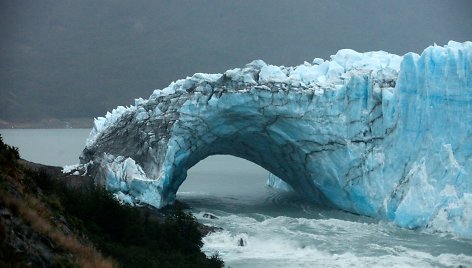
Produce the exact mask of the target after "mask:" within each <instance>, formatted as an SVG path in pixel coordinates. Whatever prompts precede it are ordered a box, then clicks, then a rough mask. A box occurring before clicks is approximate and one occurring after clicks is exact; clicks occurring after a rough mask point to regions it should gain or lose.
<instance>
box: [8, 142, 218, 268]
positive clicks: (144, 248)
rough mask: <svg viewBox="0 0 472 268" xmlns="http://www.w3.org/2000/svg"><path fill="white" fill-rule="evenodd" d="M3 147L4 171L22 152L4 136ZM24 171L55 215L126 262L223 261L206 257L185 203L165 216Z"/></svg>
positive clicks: (174, 264) (185, 263)
mask: <svg viewBox="0 0 472 268" xmlns="http://www.w3.org/2000/svg"><path fill="white" fill-rule="evenodd" d="M0 138H1V136H0ZM0 149H1V154H0V163H1V165H2V176H3V167H5V166H7V164H8V163H10V164H8V166H11V165H16V164H14V163H15V162H16V160H17V159H18V158H19V155H18V150H17V149H16V148H14V147H11V146H8V145H5V144H4V143H3V141H2V140H1V139H0ZM8 161H10V162H8ZM23 172H24V176H23V179H24V183H23V184H24V185H25V188H27V190H28V191H29V192H32V193H34V194H36V196H41V199H42V200H43V202H44V203H46V206H47V207H49V209H50V210H51V211H52V214H53V215H55V217H57V218H60V217H64V218H65V220H66V221H67V222H68V224H69V226H70V227H71V229H73V230H79V232H80V233H83V234H85V235H86V236H87V237H88V239H90V240H91V241H92V242H93V243H94V245H95V246H96V247H97V248H98V249H99V250H100V251H101V252H102V254H104V255H106V256H108V257H111V258H113V259H114V260H116V261H117V262H118V263H119V265H120V266H121V267H222V266H223V262H222V261H221V260H220V259H219V258H218V256H213V257H211V258H207V257H206V256H205V254H203V253H202V252H201V251H200V248H201V246H202V234H201V233H200V231H199V230H198V223H197V222H196V220H195V219H194V218H193V217H192V216H191V215H189V214H187V213H185V212H183V211H182V210H181V209H178V208H173V209H170V210H169V212H167V215H166V216H165V217H163V216H162V215H161V216H155V215H153V211H152V210H150V209H138V208H134V207H131V206H127V205H121V204H119V203H118V202H117V201H116V200H115V199H114V198H113V196H112V195H111V194H110V193H109V192H107V191H105V190H103V189H101V188H95V187H90V188H87V189H81V190H78V189H71V188H68V187H66V185H65V184H64V183H62V182H61V181H58V180H56V179H54V178H52V177H51V176H49V175H48V174H47V173H46V172H45V171H39V172H38V171H31V170H24V171H23ZM0 231H1V230H0Z"/></svg>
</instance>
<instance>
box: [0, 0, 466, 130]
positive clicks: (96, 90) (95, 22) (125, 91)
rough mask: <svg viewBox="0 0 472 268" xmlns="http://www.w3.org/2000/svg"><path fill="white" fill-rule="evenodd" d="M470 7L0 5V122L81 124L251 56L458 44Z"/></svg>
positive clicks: (121, 2) (307, 56)
mask: <svg viewBox="0 0 472 268" xmlns="http://www.w3.org/2000/svg"><path fill="white" fill-rule="evenodd" d="M470 10H472V3H471V2H470V1H454V2H443V1H413V2H411V1H406V0H402V1H396V2H395V3H380V4H379V3H378V2H377V1H374V0H369V1H363V2H361V3H354V2H352V3H351V2H338V1H331V0H323V1H308V0H302V1H295V2H293V1H282V0H274V1H269V0H263V1H231V2H229V1H209V0H205V1H163V0H162V1H151V0H144V1H139V2H136V1H130V0H118V1H115V0H102V1H91V0H85V1H71V0H65V1H52V0H45V1H34V0H16V1H1V2H0V127H7V126H10V125H11V123H12V122H13V123H14V124H15V125H16V126H34V125H43V126H47V125H48V123H42V122H59V123H57V124H52V125H54V126H56V125H58V126H61V125H64V126H66V121H67V122H69V121H74V120H76V119H77V118H87V119H83V120H85V121H87V120H88V121H87V122H89V121H90V118H92V117H94V116H100V115H103V114H104V113H105V112H106V111H107V110H111V109H112V108H114V107H115V106H117V105H128V104H130V103H131V102H130V101H131V100H132V99H133V98H136V97H148V96H149V95H150V94H151V93H152V91H153V89H155V88H163V87H165V86H166V85H168V84H169V83H170V82H171V81H173V80H176V79H179V78H185V77H186V76H188V75H192V74H193V73H195V72H222V71H224V70H226V69H228V68H233V67H237V66H243V65H244V64H245V63H248V62H250V61H251V60H253V59H264V60H266V61H267V62H269V63H273V64H277V65H294V64H299V63H302V62H303V61H304V60H311V59H312V58H314V57H324V58H327V57H328V56H329V55H330V54H333V53H335V52H336V51H337V50H338V49H340V48H345V47H351V48H354V49H357V50H360V51H365V50H380V49H382V50H387V51H390V52H394V53H397V54H402V53H404V52H406V51H419V50H420V49H422V48H423V47H426V46H427V45H430V44H432V43H433V42H438V43H445V42H447V41H448V40H449V39H454V40H457V41H465V40H466V39H470V36H472V23H471V21H472V19H471V18H470V13H469V12H470ZM432 25H434V26H432ZM74 122H75V121H74ZM33 123H34V124H33ZM87 124H88V123H87ZM50 125H51V124H50Z"/></svg>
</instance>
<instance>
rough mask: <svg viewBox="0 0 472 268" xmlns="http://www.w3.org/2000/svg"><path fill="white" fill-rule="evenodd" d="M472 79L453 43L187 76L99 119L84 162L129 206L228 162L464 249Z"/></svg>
mask: <svg viewBox="0 0 472 268" xmlns="http://www.w3.org/2000/svg"><path fill="white" fill-rule="evenodd" d="M400 63H401V65H400ZM471 66H472V44H471V43H470V42H466V43H463V44H460V43H455V42H450V43H449V44H448V45H447V46H445V47H438V46H434V47H429V48H427V49H426V50H425V51H424V52H423V53H422V55H421V56H419V55H416V54H413V53H409V54H407V55H405V56H404V57H400V56H396V55H392V54H388V53H385V52H368V53H357V52H355V51H352V50H341V51H339V52H338V53H337V54H336V55H334V56H332V59H331V61H323V60H321V59H315V60H314V61H313V63H305V64H303V65H300V66H297V67H278V66H273V65H268V64H266V63H264V62H263V61H254V62H252V63H250V64H248V65H246V66H245V67H244V68H238V69H233V70H228V71H226V72H225V73H224V74H214V75H210V74H195V75H194V76H192V77H188V78H187V79H183V80H179V81H177V82H175V83H172V84H171V85H170V86H169V87H167V88H165V89H163V90H156V91H154V93H153V94H152V95H151V96H150V98H149V99H148V100H143V99H138V100H136V103H135V105H134V106H131V107H127V108H125V107H118V108H117V109H115V110H114V111H113V112H112V113H109V114H107V116H106V117H104V118H98V119H96V121H95V127H94V129H93V131H92V133H91V134H90V137H89V139H88V141H87V146H86V148H85V149H84V152H83V154H82V156H81V162H82V163H83V164H87V168H88V172H89V173H91V174H93V175H94V176H95V178H96V180H97V182H99V183H101V184H103V185H106V186H107V187H108V189H110V190H111V191H114V192H115V193H116V195H117V197H118V198H120V199H121V200H123V201H124V202H131V203H136V202H144V203H148V204H151V205H153V206H156V207H161V206H164V205H166V204H169V203H171V202H173V201H174V199H175V193H176V191H177V189H178V187H179V186H180V184H181V183H182V182H183V181H184V180H185V177H186V172H187V170H188V169H189V168H190V167H192V166H193V165H195V164H196V163H197V162H198V161H200V160H201V159H203V158H205V157H207V156H209V155H215V154H230V155H234V156H237V157H241V158H244V159H247V160H249V161H251V162H254V163H256V164H258V165H260V166H261V167H263V168H265V169H267V170H269V171H270V172H272V173H273V174H275V176H277V177H280V178H282V179H283V180H284V181H285V182H286V183H288V184H289V185H290V186H291V187H292V188H293V189H294V190H295V191H297V192H298V193H300V194H302V195H304V196H306V197H308V198H311V199H312V200H315V201H319V200H322V199H325V200H327V201H329V202H331V203H332V204H334V205H336V206H338V207H339V208H342V209H344V210H348V211H352V212H356V213H360V214H364V215H370V216H375V217H378V218H384V219H388V220H393V221H395V222H396V223H398V224H399V225H401V226H405V227H410V228H415V227H431V228H435V229H441V230H446V231H452V232H454V233H456V234H461V235H471V234H472V180H471V179H470V175H469V174H472V154H471V152H472V147H471V144H472V140H471V137H472V75H471V72H472V69H471ZM271 181H272V182H273V183H274V184H278V182H279V181H278V179H272V180H271Z"/></svg>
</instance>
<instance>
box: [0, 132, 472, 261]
mask: <svg viewBox="0 0 472 268" xmlns="http://www.w3.org/2000/svg"><path fill="white" fill-rule="evenodd" d="M89 132H90V130H89V129H0V133H1V134H2V136H3V139H4V141H5V142H6V143H8V144H10V145H14V146H17V147H18V148H19V149H20V154H21V156H22V157H23V158H25V159H26V160H29V161H32V162H37V163H42V164H47V165H56V166H63V165H69V164H75V163H78V161H79V160H78V159H79V155H80V153H81V151H82V149H83V147H84V146H85V140H86V139H87V137H88V134H89ZM267 176H268V172H267V171H265V170H264V169H262V168H261V167H259V166H257V165H255V164H253V163H250V162H248V161H245V160H243V159H240V158H236V157H232V156H212V157H209V158H207V159H204V160H202V161H201V162H200V163H198V164H197V165H196V166H195V167H193V168H192V169H190V170H189V173H188V178H187V180H186V181H185V182H184V184H183V185H182V186H181V188H180V189H179V192H178V193H177V198H178V199H179V200H181V201H183V202H185V203H187V204H189V205H190V206H191V207H192V208H191V212H192V213H193V214H194V216H195V217H196V218H197V219H198V220H199V221H200V222H203V223H205V224H208V225H213V226H217V227H220V228H223V231H221V232H215V233H212V234H210V235H208V236H207V237H205V238H204V246H203V250H204V252H205V253H207V254H208V255H211V254H213V253H215V252H218V253H219V255H220V256H221V257H222V258H223V260H224V261H225V263H226V265H227V266H231V267H264V268H268V267H472V240H471V239H460V238H456V237H453V236H451V235H448V234H444V233H428V232H427V231H420V230H406V229H401V228H398V227H397V226H395V225H393V224H391V223H388V222H384V221H378V220H375V219H372V218H368V217H363V216H358V215H354V214H351V213H347V212H344V211H340V210H336V209H333V208H325V207H318V206H316V205H313V204H310V203H309V202H307V201H306V200H303V199H302V198H300V197H298V196H297V195H296V194H294V193H290V192H281V191H277V190H274V189H271V188H268V187H266V186H265V183H266V180H267ZM209 214H210V215H213V216H215V217H208V215H209Z"/></svg>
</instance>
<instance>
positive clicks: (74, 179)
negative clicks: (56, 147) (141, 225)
mask: <svg viewBox="0 0 472 268" xmlns="http://www.w3.org/2000/svg"><path fill="white" fill-rule="evenodd" d="M18 163H19V164H20V165H21V166H23V167H25V168H28V169H30V170H33V171H35V172H39V171H44V172H46V173H47V174H48V175H49V176H51V177H52V178H53V179H56V180H61V181H64V182H65V184H66V186H67V187H70V188H73V189H87V188H90V187H95V184H94V180H93V178H92V177H90V176H89V175H73V174H72V173H69V174H67V173H63V172H62V169H63V168H62V167H58V166H50V165H44V164H39V163H35V162H31V161H28V160H25V159H19V160H18ZM134 208H136V209H137V210H139V211H140V212H141V213H143V214H148V215H150V216H151V217H152V218H154V219H155V220H157V221H159V222H162V221H165V220H166V219H167V217H168V216H169V214H170V213H171V212H172V210H174V209H182V210H184V211H188V210H189V209H190V208H191V207H190V206H189V205H188V204H186V203H184V202H182V201H179V200H176V201H175V203H174V204H172V205H169V206H166V207H163V208H161V209H157V208H154V207H151V206H149V205H145V206H135V207H134ZM197 223H198V230H199V231H200V233H201V234H202V235H203V236H207V235H208V234H210V233H212V232H216V231H221V230H222V229H221V228H218V227H214V226H209V225H205V224H202V223H200V222H198V221H197Z"/></svg>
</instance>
